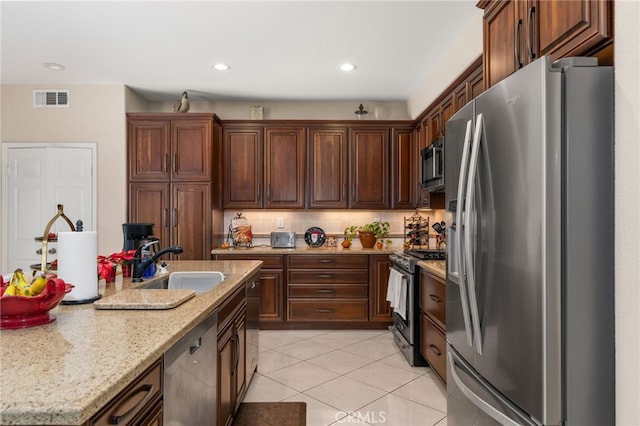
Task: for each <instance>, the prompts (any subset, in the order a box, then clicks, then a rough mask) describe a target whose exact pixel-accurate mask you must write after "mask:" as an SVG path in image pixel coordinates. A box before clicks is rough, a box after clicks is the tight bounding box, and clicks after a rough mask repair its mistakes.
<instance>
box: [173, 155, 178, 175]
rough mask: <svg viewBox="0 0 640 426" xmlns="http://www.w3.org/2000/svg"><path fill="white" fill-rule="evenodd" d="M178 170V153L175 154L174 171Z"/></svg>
mask: <svg viewBox="0 0 640 426" xmlns="http://www.w3.org/2000/svg"><path fill="white" fill-rule="evenodd" d="M176 170H178V154H177V153H176V154H173V173H175V172H176Z"/></svg>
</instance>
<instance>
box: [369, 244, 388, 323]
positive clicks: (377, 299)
mask: <svg viewBox="0 0 640 426" xmlns="http://www.w3.org/2000/svg"><path fill="white" fill-rule="evenodd" d="M370 263H371V267H370V269H369V288H370V290H369V321H382V322H391V321H393V317H392V309H391V306H390V305H389V302H387V286H388V284H389V267H390V266H391V263H390V262H389V256H387V255H379V254H376V255H371V262H370Z"/></svg>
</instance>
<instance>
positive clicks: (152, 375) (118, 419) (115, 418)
mask: <svg viewBox="0 0 640 426" xmlns="http://www.w3.org/2000/svg"><path fill="white" fill-rule="evenodd" d="M161 397H162V360H161V359H159V360H158V361H156V362H155V363H154V364H153V365H152V366H151V367H149V368H148V369H147V370H146V371H145V372H144V373H142V374H141V375H140V376H139V377H138V378H137V379H136V380H134V381H133V382H131V384H129V385H128V386H127V387H126V388H125V389H124V390H123V391H122V392H120V394H118V395H117V396H116V397H115V398H113V399H112V400H111V401H110V402H109V403H108V404H107V405H106V406H105V407H104V408H103V409H102V410H100V411H99V412H98V413H97V414H96V415H95V416H94V417H92V418H91V419H90V420H89V422H88V425H89V426H94V425H95V426H103V425H105V426H106V425H113V424H136V423H138V422H142V421H143V420H145V419H147V414H149V412H150V411H152V410H151V407H153V406H154V405H155V401H158V400H159V399H160V398H161ZM143 424H144V423H143Z"/></svg>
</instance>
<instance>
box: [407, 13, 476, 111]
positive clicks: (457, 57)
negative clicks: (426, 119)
mask: <svg viewBox="0 0 640 426" xmlns="http://www.w3.org/2000/svg"><path fill="white" fill-rule="evenodd" d="M482 14H483V10H481V9H477V10H476V14H475V16H474V17H473V18H472V19H471V20H470V21H469V23H468V24H467V26H466V27H465V29H464V30H463V32H462V33H461V34H460V35H459V36H458V38H457V39H456V40H454V41H453V44H452V45H451V48H450V49H448V50H447V51H446V52H445V53H444V55H442V58H441V59H440V60H439V61H438V63H437V64H436V65H435V66H434V68H433V70H432V71H431V72H430V73H429V74H428V75H427V76H426V77H425V80H424V82H423V83H422V85H421V86H420V87H418V88H417V89H416V91H415V92H414V93H413V94H412V95H411V97H409V100H408V101H407V108H408V110H409V115H410V116H411V118H412V119H413V118H416V117H418V116H419V115H420V114H422V112H423V111H424V110H425V109H426V108H427V107H428V106H429V105H430V104H431V102H433V101H434V100H435V99H436V98H437V97H438V96H439V95H440V94H441V93H442V91H443V90H444V89H446V88H447V87H448V86H449V85H450V84H451V83H453V82H454V81H455V80H456V78H457V77H458V76H459V75H460V74H461V73H462V72H463V71H464V70H465V69H467V68H468V67H469V66H470V65H471V64H472V63H473V61H475V60H476V59H478V56H480V55H482Z"/></svg>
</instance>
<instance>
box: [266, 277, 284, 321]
mask: <svg viewBox="0 0 640 426" xmlns="http://www.w3.org/2000/svg"><path fill="white" fill-rule="evenodd" d="M283 292H284V272H283V271H282V270H281V269H280V270H270V269H262V270H261V271H260V322H261V323H262V322H265V321H277V322H282V321H284V309H283V306H282V305H283V300H284V295H283Z"/></svg>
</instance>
